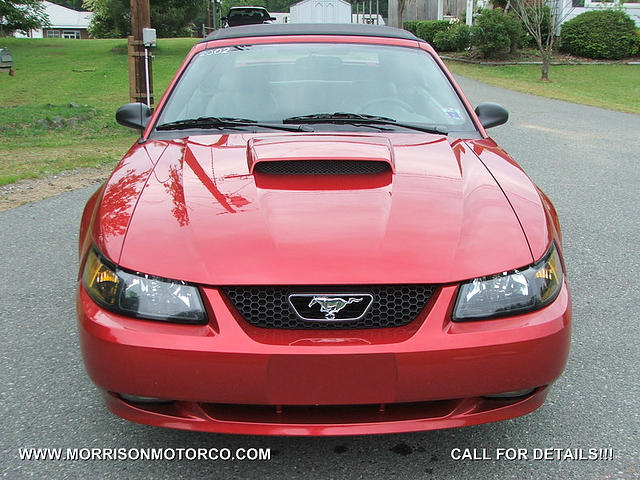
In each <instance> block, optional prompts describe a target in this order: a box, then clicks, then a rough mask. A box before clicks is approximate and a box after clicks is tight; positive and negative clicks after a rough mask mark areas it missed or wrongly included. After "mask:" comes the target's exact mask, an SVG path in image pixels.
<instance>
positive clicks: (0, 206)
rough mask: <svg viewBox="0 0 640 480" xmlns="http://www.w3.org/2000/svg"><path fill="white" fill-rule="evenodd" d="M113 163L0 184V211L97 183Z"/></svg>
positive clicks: (107, 172) (110, 170)
mask: <svg viewBox="0 0 640 480" xmlns="http://www.w3.org/2000/svg"><path fill="white" fill-rule="evenodd" d="M113 167H114V166H113V165H103V166H101V167H90V168H76V169H74V170H68V171H65V172H60V173H56V174H55V175H49V176H46V177H42V178H34V179H26V180H20V181H18V182H15V183H11V184H9V185H2V186H0V212H4V211H5V210H9V209H10V208H15V207H18V206H20V205H24V204H25V203H31V202H36V201H38V200H42V199H44V198H48V197H52V196H54V195H58V194H59V193H62V192H66V191H69V190H76V189H78V188H82V187H88V186H89V185H96V186H97V185H99V184H100V183H102V182H104V181H105V180H106V179H107V178H108V177H109V175H110V174H111V172H112V171H113Z"/></svg>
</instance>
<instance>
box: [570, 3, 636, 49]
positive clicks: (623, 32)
mask: <svg viewBox="0 0 640 480" xmlns="http://www.w3.org/2000/svg"><path fill="white" fill-rule="evenodd" d="M637 42H638V34H637V32H636V28H635V24H634V22H633V20H631V18H630V17H629V15H627V13H626V12H622V11H619V10H594V11H591V12H585V13H582V14H580V15H578V16H577V17H575V18H573V19H571V20H569V21H568V22H566V23H565V24H564V25H562V32H561V34H560V48H561V50H563V51H565V52H568V53H571V54H572V55H577V56H580V57H587V58H606V59H613V60H618V59H620V58H625V57H630V56H631V55H633V54H634V51H636V50H637Z"/></svg>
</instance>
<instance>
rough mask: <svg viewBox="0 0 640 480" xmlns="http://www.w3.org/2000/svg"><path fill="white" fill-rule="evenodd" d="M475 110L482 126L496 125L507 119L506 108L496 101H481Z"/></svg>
mask: <svg viewBox="0 0 640 480" xmlns="http://www.w3.org/2000/svg"><path fill="white" fill-rule="evenodd" d="M475 111H476V115H478V120H480V123H481V124H482V126H483V127H484V128H491V127H497V126H498V125H502V124H503V123H506V122H507V120H509V112H507V109H506V108H504V107H503V106H502V105H498V104H497V103H481V104H480V105H478V106H477V107H476V110H475Z"/></svg>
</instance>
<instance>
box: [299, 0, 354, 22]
mask: <svg viewBox="0 0 640 480" xmlns="http://www.w3.org/2000/svg"><path fill="white" fill-rule="evenodd" d="M289 11H290V12H291V14H290V16H289V22H290V23H351V4H350V3H349V2H345V1H344V0H302V1H301V2H298V3H295V4H293V5H291V7H290V9H289Z"/></svg>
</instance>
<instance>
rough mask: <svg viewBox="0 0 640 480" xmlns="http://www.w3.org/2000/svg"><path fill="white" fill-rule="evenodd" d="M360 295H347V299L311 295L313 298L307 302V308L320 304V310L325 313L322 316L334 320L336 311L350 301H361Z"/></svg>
mask: <svg viewBox="0 0 640 480" xmlns="http://www.w3.org/2000/svg"><path fill="white" fill-rule="evenodd" d="M361 301H362V297H360V298H355V297H349V298H348V299H347V300H345V299H344V298H340V297H338V298H335V297H313V300H311V301H310V302H309V305H308V306H309V308H311V307H313V306H314V305H316V304H318V305H320V311H321V312H322V313H325V314H326V315H325V316H324V318H325V319H327V320H334V319H335V318H336V313H338V312H339V311H340V310H342V309H343V308H344V307H346V306H347V305H349V304H351V303H356V302H361Z"/></svg>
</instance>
